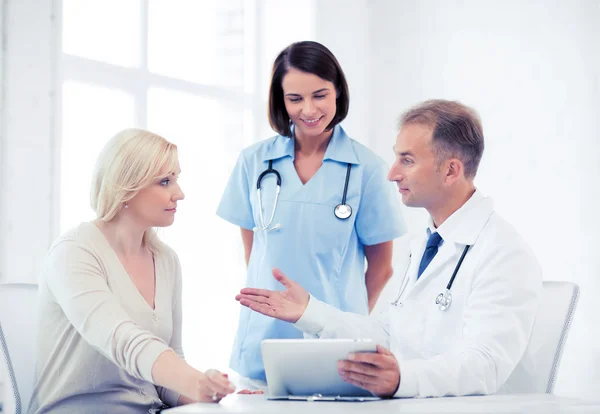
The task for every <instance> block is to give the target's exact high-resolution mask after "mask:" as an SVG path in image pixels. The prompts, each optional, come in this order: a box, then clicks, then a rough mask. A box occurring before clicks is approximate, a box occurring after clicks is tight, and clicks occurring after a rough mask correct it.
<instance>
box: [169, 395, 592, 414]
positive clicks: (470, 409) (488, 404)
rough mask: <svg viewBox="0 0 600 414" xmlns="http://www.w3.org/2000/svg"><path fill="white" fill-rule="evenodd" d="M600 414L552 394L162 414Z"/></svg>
mask: <svg viewBox="0 0 600 414" xmlns="http://www.w3.org/2000/svg"><path fill="white" fill-rule="evenodd" d="M406 412H409V413H438V412H439V413H444V414H445V413H544V414H550V413H590V414H591V413H600V400H599V401H586V400H580V399H574V398H563V397H557V396H556V395H551V394H514V395H490V396H485V397H450V398H423V399H421V398H410V399H393V400H380V401H368V402H327V401H319V402H316V401H315V402H307V401H268V400H267V399H266V398H265V396H264V395H237V394H236V395H230V396H228V397H226V398H224V399H223V400H222V401H221V402H220V403H219V404H210V403H206V404H190V405H186V406H183V407H177V408H171V409H169V410H165V411H163V413H165V414H180V413H181V414H183V413H187V414H191V413H197V414H212V413H218V414H225V413H237V414H271V413H273V414H280V413H283V414H306V413H308V414H321V413H323V414H352V413H362V414H365V413H368V414H377V413H382V414H384V413H385V414H392V413H406Z"/></svg>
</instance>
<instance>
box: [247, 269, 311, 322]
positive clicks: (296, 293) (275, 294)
mask: <svg viewBox="0 0 600 414" xmlns="http://www.w3.org/2000/svg"><path fill="white" fill-rule="evenodd" d="M273 277H274V278H275V279H276V280H277V281H278V282H279V283H281V284H282V285H283V286H285V287H286V289H285V290H284V291H281V292H280V291H274V290H267V289H255V288H244V289H242V290H241V291H240V293H239V295H237V296H236V297H235V300H237V301H239V302H240V304H242V305H243V306H246V307H247V308H250V309H252V310H253V311H255V312H258V313H262V314H263V315H266V316H270V317H272V318H276V319H281V320H282V321H286V322H292V323H295V322H296V321H298V319H300V317H301V316H302V315H303V314H304V311H305V310H306V307H307V306H308V301H309V299H310V295H309V294H308V292H307V291H306V290H304V289H303V288H302V286H300V285H299V284H298V283H296V282H294V281H293V280H290V279H288V278H287V277H286V276H285V275H284V274H283V273H281V271H280V270H279V269H273Z"/></svg>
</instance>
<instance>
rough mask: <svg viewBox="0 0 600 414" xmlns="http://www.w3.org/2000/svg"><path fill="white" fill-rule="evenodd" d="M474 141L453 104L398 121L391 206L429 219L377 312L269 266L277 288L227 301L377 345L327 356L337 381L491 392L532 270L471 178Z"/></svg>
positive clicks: (518, 339)
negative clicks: (360, 309)
mask: <svg viewBox="0 0 600 414" xmlns="http://www.w3.org/2000/svg"><path fill="white" fill-rule="evenodd" d="M483 147H484V143H483V131H482V127H481V122H480V120H479V118H478V116H477V114H476V113H475V111H473V110H472V109H470V108H468V107H466V106H464V105H462V104H460V103H458V102H451V101H445V100H432V101H427V102H424V103H422V104H420V105H418V106H416V107H414V108H412V109H410V110H409V111H408V112H406V113H405V114H404V115H403V116H402V117H401V121H400V132H399V134H398V137H397V140H396V145H395V146H394V152H395V153H396V161H395V163H394V165H393V166H392V168H391V169H390V172H389V179H390V181H394V182H395V183H396V184H397V186H398V190H399V191H400V193H401V194H402V201H403V203H404V204H406V205H407V206H410V207H423V208H425V209H426V210H427V211H428V212H429V214H430V220H429V226H428V228H426V229H423V231H422V232H421V233H420V234H419V235H418V237H415V238H413V239H412V240H411V243H410V249H411V261H410V264H409V266H408V269H407V271H406V274H405V275H404V281H403V283H402V285H403V288H402V289H401V290H400V292H399V294H398V297H397V298H396V300H395V301H394V302H393V303H392V304H391V305H390V306H389V309H388V310H387V311H386V312H384V313H382V314H380V315H379V316H376V317H373V316H360V315H356V314H352V313H345V312H342V311H340V310H338V309H336V308H334V307H331V306H329V305H326V304H324V303H323V302H321V301H319V298H316V297H313V296H311V295H309V294H308V293H307V292H306V291H305V290H304V289H303V288H302V287H301V286H300V285H298V284H297V283H296V282H294V281H292V280H290V279H288V278H287V277H286V276H284V275H283V274H282V273H281V272H279V271H278V270H276V269H275V270H274V271H273V275H274V277H275V278H276V279H277V280H278V281H279V282H280V283H281V284H283V286H284V287H285V289H284V290H282V291H268V290H264V289H251V288H245V289H242V290H241V292H240V294H239V295H237V296H236V299H237V300H239V301H240V303H241V304H242V305H244V306H247V307H249V308H250V309H252V310H254V311H256V312H260V313H262V314H264V315H267V316H271V317H274V318H278V319H281V320H284V321H288V322H291V323H294V324H295V326H296V327H297V328H298V329H300V330H302V331H303V332H304V333H305V335H306V336H309V337H318V338H358V337H360V338H372V339H373V340H375V341H376V342H377V343H378V344H381V345H379V346H378V352H377V353H372V354H369V353H355V354H351V355H350V356H349V358H348V360H345V361H340V362H339V364H338V369H339V373H340V375H341V376H342V378H343V379H344V380H345V381H346V382H349V383H351V384H354V385H357V386H359V387H362V388H365V389H367V390H369V391H371V392H372V393H373V394H374V395H377V396H380V397H392V396H396V397H415V396H418V397H439V396H446V395H469V394H491V393H495V392H497V391H499V390H501V389H502V387H503V385H504V384H505V382H506V380H507V379H508V377H509V376H510V375H511V372H512V371H513V370H514V368H515V367H516V366H517V363H519V361H521V360H522V359H523V358H524V359H525V362H526V361H527V359H528V356H527V355H524V354H525V350H526V347H527V344H528V342H529V337H530V335H531V330H532V327H533V323H534V319H535V314H536V310H537V306H538V300H539V297H540V294H541V291H542V273H541V269H540V266H539V264H538V262H537V260H536V258H535V256H534V255H533V253H532V252H531V250H530V249H529V248H528V247H527V245H526V244H525V242H524V241H523V240H522V239H521V237H520V236H519V234H518V233H517V232H516V230H515V229H514V228H513V227H512V226H511V225H510V224H508V223H507V222H506V221H505V220H503V219H502V218H501V217H500V216H499V215H498V214H496V213H495V212H494V208H493V204H492V200H491V199H490V198H488V197H485V196H484V195H483V194H482V193H481V191H479V190H478V189H477V188H475V186H474V184H473V179H474V177H475V174H476V172H477V167H478V165H479V161H480V160H481V156H482V153H483ZM467 246H469V247H467ZM454 273H456V275H455V277H454V279H453V281H452V283H451V287H450V289H449V290H448V291H447V290H446V288H447V286H448V284H449V283H450V279H451V278H452V276H453V274H454ZM444 293H446V294H445V295H444Z"/></svg>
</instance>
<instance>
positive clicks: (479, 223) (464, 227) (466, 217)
mask: <svg viewBox="0 0 600 414" xmlns="http://www.w3.org/2000/svg"><path fill="white" fill-rule="evenodd" d="M493 211H494V202H493V201H492V199H491V198H489V197H485V196H484V195H483V194H482V193H481V191H479V190H477V189H476V190H475V192H474V193H473V195H472V196H471V198H469V199H468V200H467V202H466V203H465V204H463V205H462V207H460V208H459V209H458V210H456V211H455V212H454V213H452V215H451V216H450V217H448V218H447V219H446V221H444V222H443V223H442V225H441V226H440V227H438V228H437V229H436V228H435V226H434V224H433V220H432V219H431V217H429V227H428V228H427V236H429V234H431V233H432V232H433V231H437V232H438V233H440V236H442V239H444V240H445V241H452V242H454V243H458V244H464V245H467V244H468V245H473V244H475V242H476V241H477V238H478V237H479V234H480V233H481V231H482V230H483V227H484V226H485V225H486V223H487V222H488V220H489V218H490V215H491V214H492V212H493Z"/></svg>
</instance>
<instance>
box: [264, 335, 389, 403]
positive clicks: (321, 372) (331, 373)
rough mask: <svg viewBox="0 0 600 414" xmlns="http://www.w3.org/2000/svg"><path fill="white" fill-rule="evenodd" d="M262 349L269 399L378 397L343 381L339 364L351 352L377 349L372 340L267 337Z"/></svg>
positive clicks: (366, 398) (360, 398) (353, 398)
mask: <svg viewBox="0 0 600 414" xmlns="http://www.w3.org/2000/svg"><path fill="white" fill-rule="evenodd" d="M261 351H262V357H263V362H264V366H265V374H266V377H267V387H268V395H267V397H268V398H269V399H289V400H334V401H335V400H342V401H343V400H352V401H366V400H372V399H378V398H377V397H374V396H373V394H371V393H370V392H369V391H367V390H365V389H362V388H359V387H356V386H354V385H352V384H348V383H347V382H344V381H343V380H342V378H341V377H340V375H339V373H338V366H337V363H338V361H339V360H342V359H347V358H348V354H349V353H351V352H377V344H375V343H374V342H373V341H372V340H370V339H265V340H264V341H262V343H261Z"/></svg>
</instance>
